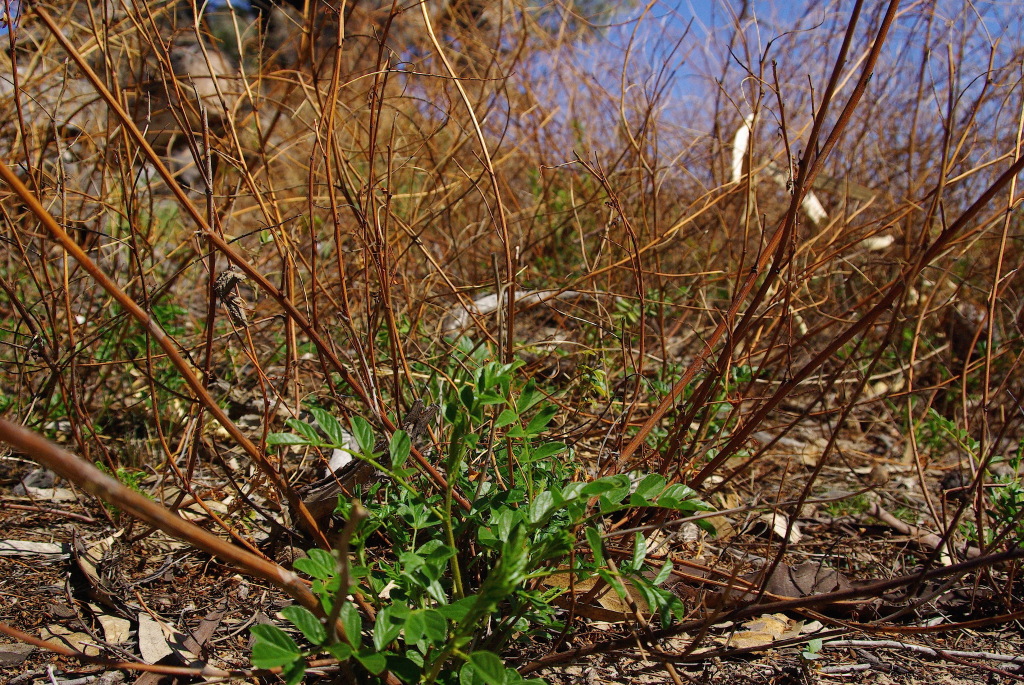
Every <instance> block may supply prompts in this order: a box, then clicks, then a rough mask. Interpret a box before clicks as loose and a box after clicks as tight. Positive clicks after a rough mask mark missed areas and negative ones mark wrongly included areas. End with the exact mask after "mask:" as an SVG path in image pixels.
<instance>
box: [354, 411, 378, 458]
mask: <svg viewBox="0 0 1024 685" xmlns="http://www.w3.org/2000/svg"><path fill="white" fill-rule="evenodd" d="M352 435H354V436H355V439H356V443H357V444H358V445H359V451H360V452H362V453H363V454H372V453H373V444H374V443H375V442H376V441H377V440H376V438H375V437H374V436H373V426H371V425H370V422H369V421H367V420H366V419H364V418H363V417H362V416H353V417H352Z"/></svg>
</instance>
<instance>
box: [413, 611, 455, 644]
mask: <svg viewBox="0 0 1024 685" xmlns="http://www.w3.org/2000/svg"><path fill="white" fill-rule="evenodd" d="M447 637H448V621H446V620H445V618H444V616H442V615H441V612H439V611H437V610H435V609H419V610H417V611H414V612H412V613H411V614H409V619H408V620H407V621H406V622H405V641H406V643H407V644H416V643H418V642H419V641H420V640H421V639H426V640H427V642H429V643H431V644H435V645H436V644H440V643H442V642H444V640H445V638H447Z"/></svg>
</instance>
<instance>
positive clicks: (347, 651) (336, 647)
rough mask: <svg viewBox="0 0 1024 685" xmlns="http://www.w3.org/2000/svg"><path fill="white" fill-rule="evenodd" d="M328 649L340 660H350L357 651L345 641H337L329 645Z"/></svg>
mask: <svg viewBox="0 0 1024 685" xmlns="http://www.w3.org/2000/svg"><path fill="white" fill-rule="evenodd" d="M327 651H328V652H329V653H330V655H331V656H333V657H334V658H335V659H337V660H338V661H348V660H349V659H350V658H351V657H352V655H353V654H355V651H354V650H353V649H352V647H350V646H349V645H348V644H347V643H345V642H335V643H334V644H333V645H327Z"/></svg>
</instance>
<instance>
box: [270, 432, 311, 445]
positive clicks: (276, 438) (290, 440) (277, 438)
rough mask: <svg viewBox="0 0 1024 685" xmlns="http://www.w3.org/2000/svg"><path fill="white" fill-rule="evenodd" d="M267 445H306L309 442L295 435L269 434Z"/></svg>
mask: <svg viewBox="0 0 1024 685" xmlns="http://www.w3.org/2000/svg"><path fill="white" fill-rule="evenodd" d="M267 444H268V445H308V444H309V440H307V439H306V438H304V437H302V436H301V435H296V434H295V433H271V434H270V435H268V436H267Z"/></svg>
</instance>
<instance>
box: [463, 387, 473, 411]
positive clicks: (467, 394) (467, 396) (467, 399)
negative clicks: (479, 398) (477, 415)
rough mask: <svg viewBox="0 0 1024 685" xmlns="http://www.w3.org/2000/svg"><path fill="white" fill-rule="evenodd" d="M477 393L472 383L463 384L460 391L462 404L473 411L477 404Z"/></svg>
mask: <svg viewBox="0 0 1024 685" xmlns="http://www.w3.org/2000/svg"><path fill="white" fill-rule="evenodd" d="M475 400H476V393H475V392H474V391H473V386H472V385H464V386H462V390H460V391H459V401H460V402H462V406H463V407H465V408H466V409H468V410H470V411H473V409H474V408H475V407H474V405H475V404H476V401H475Z"/></svg>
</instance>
